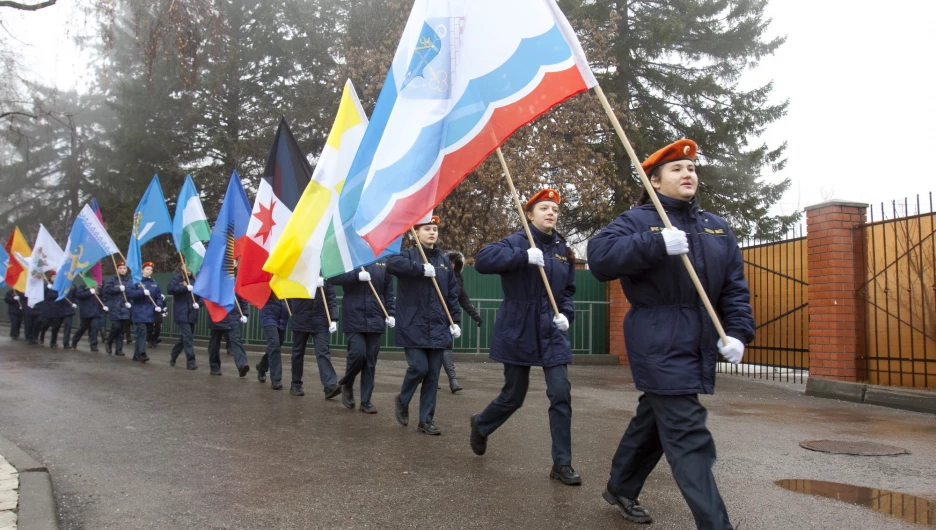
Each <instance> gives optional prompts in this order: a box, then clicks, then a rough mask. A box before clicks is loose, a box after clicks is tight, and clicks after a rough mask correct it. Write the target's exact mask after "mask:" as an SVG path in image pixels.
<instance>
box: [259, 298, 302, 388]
mask: <svg viewBox="0 0 936 530" xmlns="http://www.w3.org/2000/svg"><path fill="white" fill-rule="evenodd" d="M286 303H287V302H286V301H285V300H280V299H279V298H277V296H276V295H275V294H273V293H272V292H270V298H268V299H267V303H266V304H264V305H263V307H262V308H261V309H260V327H261V328H263V340H265V341H266V344H267V349H266V352H264V354H263V357H261V358H260V362H259V363H257V365H256V366H254V368H256V370H257V381H260V382H261V383H265V382H266V373H267V372H270V388H271V389H272V390H282V389H283V357H282V352H283V342H284V341H285V340H286V327H287V326H288V325H289V308H288V307H286ZM293 340H294V341H295V338H294V339H293Z"/></svg>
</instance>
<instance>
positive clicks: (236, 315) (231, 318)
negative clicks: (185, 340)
mask: <svg viewBox="0 0 936 530" xmlns="http://www.w3.org/2000/svg"><path fill="white" fill-rule="evenodd" d="M235 297H236V298H237V303H238V304H240V308H241V311H243V312H244V316H245V317H246V316H249V315H250V307H249V306H250V304H248V303H247V301H246V300H244V299H243V298H241V297H240V296H237V295H235ZM240 317H241V314H240V311H238V310H237V306H234V308H233V309H231V310H230V311H228V314H227V316H225V317H224V318H222V319H221V321H220V322H218V323H215V322H212V321H211V318H210V317H209V318H208V329H217V330H223V329H234V328H235V327H238V326H243V325H244V324H241V321H240Z"/></svg>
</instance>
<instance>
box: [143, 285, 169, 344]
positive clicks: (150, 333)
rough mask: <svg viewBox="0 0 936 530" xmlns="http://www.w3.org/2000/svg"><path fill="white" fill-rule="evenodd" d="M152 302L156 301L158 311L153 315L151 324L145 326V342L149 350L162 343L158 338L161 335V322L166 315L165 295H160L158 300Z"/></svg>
mask: <svg viewBox="0 0 936 530" xmlns="http://www.w3.org/2000/svg"><path fill="white" fill-rule="evenodd" d="M153 300H156V305H157V306H159V311H156V314H155V315H153V323H152V324H147V325H146V342H147V343H148V344H149V347H150V348H155V347H156V346H159V343H160V342H162V339H161V338H159V336H160V335H161V334H162V325H163V320H164V319H165V315H166V295H164V294H160V295H159V298H153Z"/></svg>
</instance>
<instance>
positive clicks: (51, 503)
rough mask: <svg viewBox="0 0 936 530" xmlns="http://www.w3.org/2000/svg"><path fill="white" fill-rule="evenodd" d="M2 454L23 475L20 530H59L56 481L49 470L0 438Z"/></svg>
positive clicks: (18, 513)
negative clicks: (53, 482) (54, 484)
mask: <svg viewBox="0 0 936 530" xmlns="http://www.w3.org/2000/svg"><path fill="white" fill-rule="evenodd" d="M0 454H2V455H3V458H5V459H6V461H7V462H9V463H10V465H11V466H13V467H14V468H16V471H17V472H18V473H19V506H18V508H17V522H16V527H17V528H18V529H19V530H58V527H59V525H58V516H57V515H56V508H55V494H54V492H53V491H52V477H51V476H50V475H49V470H48V468H47V467H46V466H44V465H42V464H40V463H39V462H37V461H36V460H35V459H34V458H33V457H31V456H29V455H28V454H26V452H25V451H23V450H22V449H20V448H19V446H17V445H16V444H14V443H13V442H11V441H10V440H7V439H6V438H4V437H3V436H0Z"/></svg>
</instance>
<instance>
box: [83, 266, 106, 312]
mask: <svg viewBox="0 0 936 530" xmlns="http://www.w3.org/2000/svg"><path fill="white" fill-rule="evenodd" d="M78 276H81V279H82V281H84V277H85V275H84V273H83V272H79V273H78ZM92 289H93V287H92ZM91 294H93V295H94V297H95V298H97V301H98V303H99V304H101V307H104V302H102V301H101V299H100V298H98V295H97V293H91Z"/></svg>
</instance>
